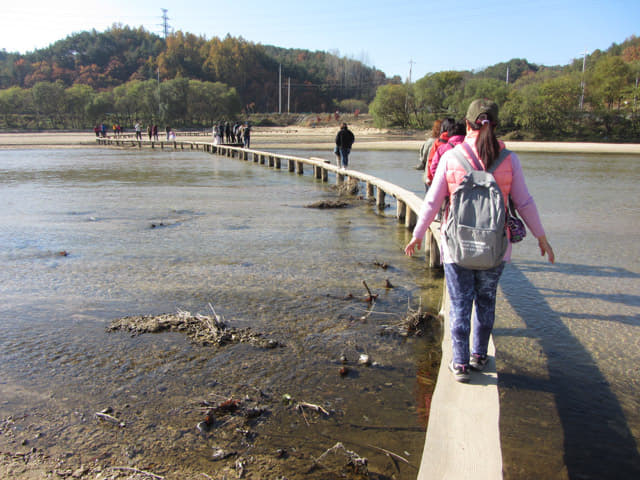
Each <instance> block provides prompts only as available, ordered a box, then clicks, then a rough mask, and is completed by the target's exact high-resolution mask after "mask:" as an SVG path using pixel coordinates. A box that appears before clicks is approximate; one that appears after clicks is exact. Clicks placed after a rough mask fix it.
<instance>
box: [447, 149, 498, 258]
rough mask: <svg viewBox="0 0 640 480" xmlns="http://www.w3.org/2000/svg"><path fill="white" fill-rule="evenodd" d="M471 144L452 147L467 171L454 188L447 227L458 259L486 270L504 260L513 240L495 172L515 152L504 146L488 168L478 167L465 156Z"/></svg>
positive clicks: (450, 247)
mask: <svg viewBox="0 0 640 480" xmlns="http://www.w3.org/2000/svg"><path fill="white" fill-rule="evenodd" d="M464 147H467V149H468V150H467V151H469V152H471V158H472V159H473V160H474V161H475V162H476V163H479V162H478V161H477V158H476V157H475V155H474V154H473V151H472V150H471V148H469V147H468V146H467V145H464V144H462V145H460V146H459V147H456V148H454V149H453V150H451V152H452V153H453V156H454V157H455V158H456V160H457V161H458V163H460V165H462V166H463V167H464V169H465V170H466V171H467V174H466V175H465V177H464V178H463V179H462V182H460V185H458V188H456V190H455V192H453V194H452V196H451V201H450V204H449V216H448V218H447V224H446V227H445V240H446V242H447V246H448V247H449V252H450V254H451V259H452V260H453V262H454V263H456V264H458V265H460V266H462V267H465V268H470V269H473V270H486V269H489V268H493V267H496V266H498V265H499V264H500V262H502V259H503V257H504V254H505V252H506V251H507V246H508V244H509V240H508V238H507V232H506V230H505V221H506V207H505V202H504V199H503V198H502V192H501V191H500V187H499V186H498V183H497V182H496V179H495V178H494V176H493V172H494V171H495V170H496V169H497V168H498V166H499V165H500V164H501V163H502V161H503V160H504V159H505V158H506V157H507V156H508V155H509V154H510V153H511V152H510V151H508V150H506V149H503V150H502V151H501V152H500V156H499V157H498V158H497V159H496V160H495V161H494V162H493V164H492V165H491V168H490V169H489V170H487V171H485V170H476V169H475V168H473V167H472V166H471V164H470V163H469V161H468V160H467V158H466V157H465V155H464V153H463V152H462V149H463V148H464Z"/></svg>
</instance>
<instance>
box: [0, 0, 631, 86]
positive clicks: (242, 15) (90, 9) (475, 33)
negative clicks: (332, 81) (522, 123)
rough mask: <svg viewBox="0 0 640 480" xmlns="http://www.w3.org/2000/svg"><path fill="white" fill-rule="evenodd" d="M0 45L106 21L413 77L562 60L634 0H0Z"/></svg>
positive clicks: (598, 44)
mask: <svg viewBox="0 0 640 480" xmlns="http://www.w3.org/2000/svg"><path fill="white" fill-rule="evenodd" d="M5 3H6V5H3V8H2V12H1V13H0V50H1V49H5V50H6V51H8V52H16V51H19V52H22V53H24V52H27V51H32V50H34V49H35V48H42V47H46V46H48V45H49V44H51V43H53V42H55V41H56V40H60V39H63V38H65V37H66V36H68V35H70V34H72V33H75V32H79V31H83V30H91V29H93V28H95V29H96V30H98V31H104V30H105V29H107V28H108V27H110V26H111V25H112V24H114V23H121V24H124V25H130V26H135V27H138V26H143V27H144V28H145V29H146V30H148V31H150V32H154V33H160V32H161V23H162V20H161V15H162V11H161V8H166V9H167V10H168V17H169V24H170V26H171V27H172V28H173V29H174V30H176V31H177V30H182V31H183V32H190V33H194V34H197V35H203V36H205V37H206V38H212V37H224V36H225V35H226V34H227V33H229V34H231V35H232V36H236V37H237V36H241V37H243V38H244V39H246V40H249V41H252V42H255V43H261V44H264V45H276V46H279V47H286V48H303V49H308V50H312V51H315V50H321V51H326V52H332V53H339V55H341V56H348V57H350V58H354V59H356V60H361V61H364V62H365V63H366V64H367V65H370V66H375V67H377V68H379V69H380V70H382V71H384V72H385V73H386V74H387V75H388V76H393V75H400V76H401V77H402V78H403V79H407V77H408V76H409V72H410V69H411V79H412V81H415V80H417V79H419V78H421V77H423V76H424V75H426V74H428V73H433V72H438V71H442V70H480V69H482V68H483V67H486V66H490V65H493V64H496V63H499V62H504V61H507V60H510V59H512V58H526V59H527V60H529V61H530V62H532V63H537V64H540V65H565V64H567V63H570V62H571V61H572V60H573V59H574V58H581V57H582V55H583V53H584V52H585V50H586V51H587V52H589V53H590V52H593V51H594V50H596V49H601V50H606V49H607V48H609V46H611V44H613V43H621V42H623V41H624V40H625V39H626V38H628V37H630V36H631V35H637V36H638V35H640V0H598V1H596V0H580V1H578V0H528V1H523V0H511V1H504V0H479V1H477V2H471V1H469V0H450V1H448V2H436V1H432V0H411V1H404V2H403V1H379V0H354V1H349V0H342V1H335V0H324V1H320V2H318V1H308V0H267V1H264V0H263V1H255V0H240V1H233V0H221V1H218V2H216V1H211V0H209V1H201V0H183V1H180V2H173V4H172V3H170V2H167V1H164V2H163V1H162V0H158V1H156V0H152V1H148V0H126V1H121V0H106V1H97V2H96V1H91V0H83V1H77V0H65V1H60V2H53V1H51V0H47V1H46V2H45V1H39V0H37V1H29V0H24V1H23V2H16V1H12V2H10V3H9V2H5Z"/></svg>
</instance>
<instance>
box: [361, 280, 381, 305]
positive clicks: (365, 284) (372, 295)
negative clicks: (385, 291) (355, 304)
mask: <svg viewBox="0 0 640 480" xmlns="http://www.w3.org/2000/svg"><path fill="white" fill-rule="evenodd" d="M362 284H363V285H364V288H366V289H367V293H368V294H369V296H368V297H366V298H365V301H367V302H369V303H372V302H375V301H376V299H377V298H378V294H377V293H376V294H373V293H371V290H370V289H369V285H367V282H365V281H364V280H363V281H362Z"/></svg>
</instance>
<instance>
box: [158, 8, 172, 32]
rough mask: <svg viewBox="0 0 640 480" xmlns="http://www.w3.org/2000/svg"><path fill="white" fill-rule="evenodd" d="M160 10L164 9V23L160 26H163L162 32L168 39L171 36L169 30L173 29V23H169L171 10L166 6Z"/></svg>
mask: <svg viewBox="0 0 640 480" xmlns="http://www.w3.org/2000/svg"><path fill="white" fill-rule="evenodd" d="M160 10H162V24H161V25H160V26H161V27H162V34H163V35H164V39H165V40H166V39H167V37H168V36H169V30H170V29H171V25H169V17H168V16H167V12H168V11H169V10H167V9H166V8H161V9H160Z"/></svg>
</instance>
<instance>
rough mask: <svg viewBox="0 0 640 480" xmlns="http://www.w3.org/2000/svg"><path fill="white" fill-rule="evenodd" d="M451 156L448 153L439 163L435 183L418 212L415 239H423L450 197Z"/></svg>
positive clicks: (414, 230)
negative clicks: (449, 166) (448, 162)
mask: <svg viewBox="0 0 640 480" xmlns="http://www.w3.org/2000/svg"><path fill="white" fill-rule="evenodd" d="M448 157H449V155H447V154H446V153H445V154H444V155H443V156H442V161H441V162H439V164H438V168H437V169H436V172H435V174H434V176H433V181H432V182H431V186H430V187H429V191H428V192H427V194H426V195H425V197H424V201H423V202H422V206H421V207H420V212H418V223H417V224H416V226H415V228H414V229H413V238H419V239H423V238H424V234H425V233H426V232H427V228H429V225H431V222H433V219H434V218H436V215H437V214H438V211H439V210H440V206H441V205H442V203H443V202H444V200H445V199H446V198H447V196H448V195H449V186H448V185H447V179H446V175H445V173H446V171H447V158H448Z"/></svg>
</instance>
